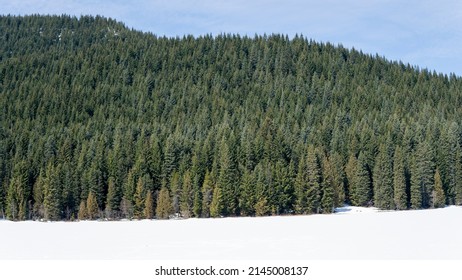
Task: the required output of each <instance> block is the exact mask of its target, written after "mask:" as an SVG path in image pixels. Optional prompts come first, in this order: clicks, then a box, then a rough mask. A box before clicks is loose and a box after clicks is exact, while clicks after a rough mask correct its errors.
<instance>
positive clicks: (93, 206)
mask: <svg viewBox="0 0 462 280" xmlns="http://www.w3.org/2000/svg"><path fill="white" fill-rule="evenodd" d="M86 205H87V211H86V214H87V215H86V216H87V218H88V219H90V220H95V219H97V218H98V217H99V209H98V202H97V201H96V197H95V195H94V194H93V192H92V191H90V192H89V193H88V198H87V203H86Z"/></svg>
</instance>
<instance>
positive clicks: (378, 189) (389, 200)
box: [373, 146, 395, 210]
mask: <svg viewBox="0 0 462 280" xmlns="http://www.w3.org/2000/svg"><path fill="white" fill-rule="evenodd" d="M373 174H374V178H373V185H374V205H375V206H376V207H378V208H380V209H387V210H391V209H395V202H394V190H393V166H392V159H391V157H390V155H389V154H388V151H387V148H386V147H385V146H382V147H381V148H380V151H379V154H378V155H377V158H376V160H375V166H374V171H373Z"/></svg>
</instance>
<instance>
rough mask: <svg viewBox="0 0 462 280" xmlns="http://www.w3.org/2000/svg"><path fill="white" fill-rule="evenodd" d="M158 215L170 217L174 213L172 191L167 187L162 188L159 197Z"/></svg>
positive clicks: (159, 216) (165, 217) (162, 217)
mask: <svg viewBox="0 0 462 280" xmlns="http://www.w3.org/2000/svg"><path fill="white" fill-rule="evenodd" d="M156 204H157V207H156V217H157V218H158V219H168V217H169V216H170V215H171V214H173V209H172V203H171V200H170V193H169V191H168V189H167V188H161V189H160V192H159V196H158V197H157V203H156Z"/></svg>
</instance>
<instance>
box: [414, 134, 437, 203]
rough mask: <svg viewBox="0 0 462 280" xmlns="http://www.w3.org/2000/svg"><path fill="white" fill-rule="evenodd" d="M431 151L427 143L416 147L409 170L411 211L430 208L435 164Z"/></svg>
mask: <svg viewBox="0 0 462 280" xmlns="http://www.w3.org/2000/svg"><path fill="white" fill-rule="evenodd" d="M433 160H434V158H433V150H432V148H431V147H430V145H429V144H428V143H427V142H422V143H419V144H418V145H417V150H416V152H415V157H414V159H413V162H412V169H411V207H412V208H413V209H419V208H428V207H430V206H431V192H432V190H433V189H434V176H435V163H434V162H433Z"/></svg>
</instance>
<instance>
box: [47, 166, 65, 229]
mask: <svg viewBox="0 0 462 280" xmlns="http://www.w3.org/2000/svg"><path fill="white" fill-rule="evenodd" d="M59 168H60V165H58V166H57V167H54V166H53V165H52V164H51V163H49V164H48V166H47V169H46V173H45V177H46V179H45V183H44V186H43V206H44V218H45V219H46V220H51V221H56V220H59V219H61V218H62V212H61V207H62V205H61V199H60V197H61V195H60V192H61V184H60V180H59V179H60V178H59Z"/></svg>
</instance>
